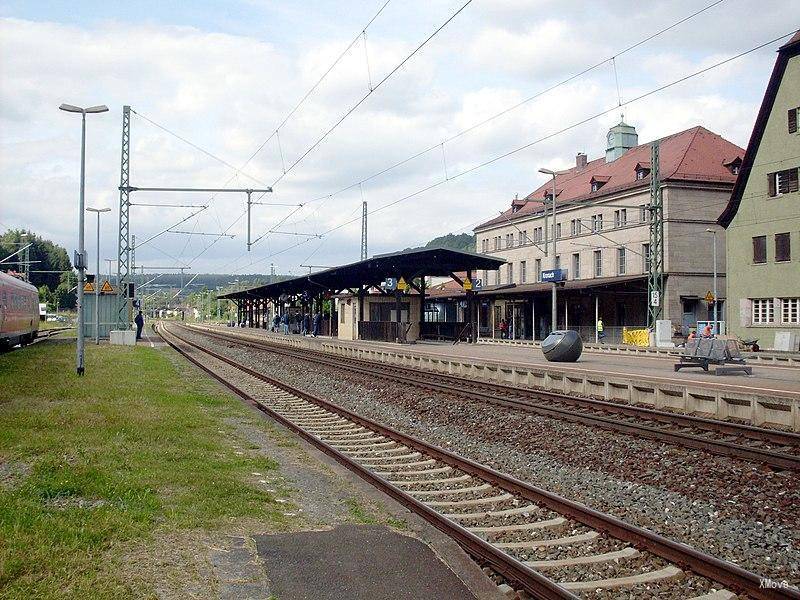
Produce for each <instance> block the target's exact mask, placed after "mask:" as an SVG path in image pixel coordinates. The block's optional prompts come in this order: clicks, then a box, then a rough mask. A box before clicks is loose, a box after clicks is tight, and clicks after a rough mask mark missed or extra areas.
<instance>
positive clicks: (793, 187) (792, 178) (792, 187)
mask: <svg viewBox="0 0 800 600" xmlns="http://www.w3.org/2000/svg"><path fill="white" fill-rule="evenodd" d="M786 175H787V179H788V181H789V186H788V189H787V191H789V192H796V191H797V189H798V185H797V169H789V170H788V171H787V172H786Z"/></svg>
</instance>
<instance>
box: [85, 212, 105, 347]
mask: <svg viewBox="0 0 800 600" xmlns="http://www.w3.org/2000/svg"><path fill="white" fill-rule="evenodd" d="M86 210H87V211H88V212H93V213H97V257H96V258H97V262H96V263H95V264H96V265H97V266H96V267H95V270H94V273H95V275H94V343H95V344H100V213H104V212H111V209H110V208H92V207H91V206H90V207H88V208H87V209H86Z"/></svg>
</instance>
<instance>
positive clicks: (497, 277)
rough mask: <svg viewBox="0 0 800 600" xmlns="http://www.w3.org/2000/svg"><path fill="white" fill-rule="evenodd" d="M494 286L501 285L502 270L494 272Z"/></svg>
mask: <svg viewBox="0 0 800 600" xmlns="http://www.w3.org/2000/svg"><path fill="white" fill-rule="evenodd" d="M494 284H495V285H500V269H497V270H496V271H495V272H494Z"/></svg>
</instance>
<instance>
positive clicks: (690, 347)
mask: <svg viewBox="0 0 800 600" xmlns="http://www.w3.org/2000/svg"><path fill="white" fill-rule="evenodd" d="M708 365H717V368H716V369H714V373H715V374H717V375H724V374H725V373H733V372H736V371H744V372H745V373H747V374H748V375H752V374H753V368H752V367H749V366H747V364H746V363H745V360H744V358H743V357H742V355H741V353H740V352H739V345H738V344H737V343H736V342H735V341H734V340H718V339H712V338H700V339H697V340H692V341H689V342H686V348H685V350H684V353H683V354H682V355H681V357H680V362H678V363H675V370H676V371H680V370H681V369H683V368H685V367H700V368H702V369H703V370H704V371H708Z"/></svg>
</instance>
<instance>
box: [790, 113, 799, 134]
mask: <svg viewBox="0 0 800 600" xmlns="http://www.w3.org/2000/svg"><path fill="white" fill-rule="evenodd" d="M797 113H800V108H790V109H789V119H788V120H789V133H797Z"/></svg>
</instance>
